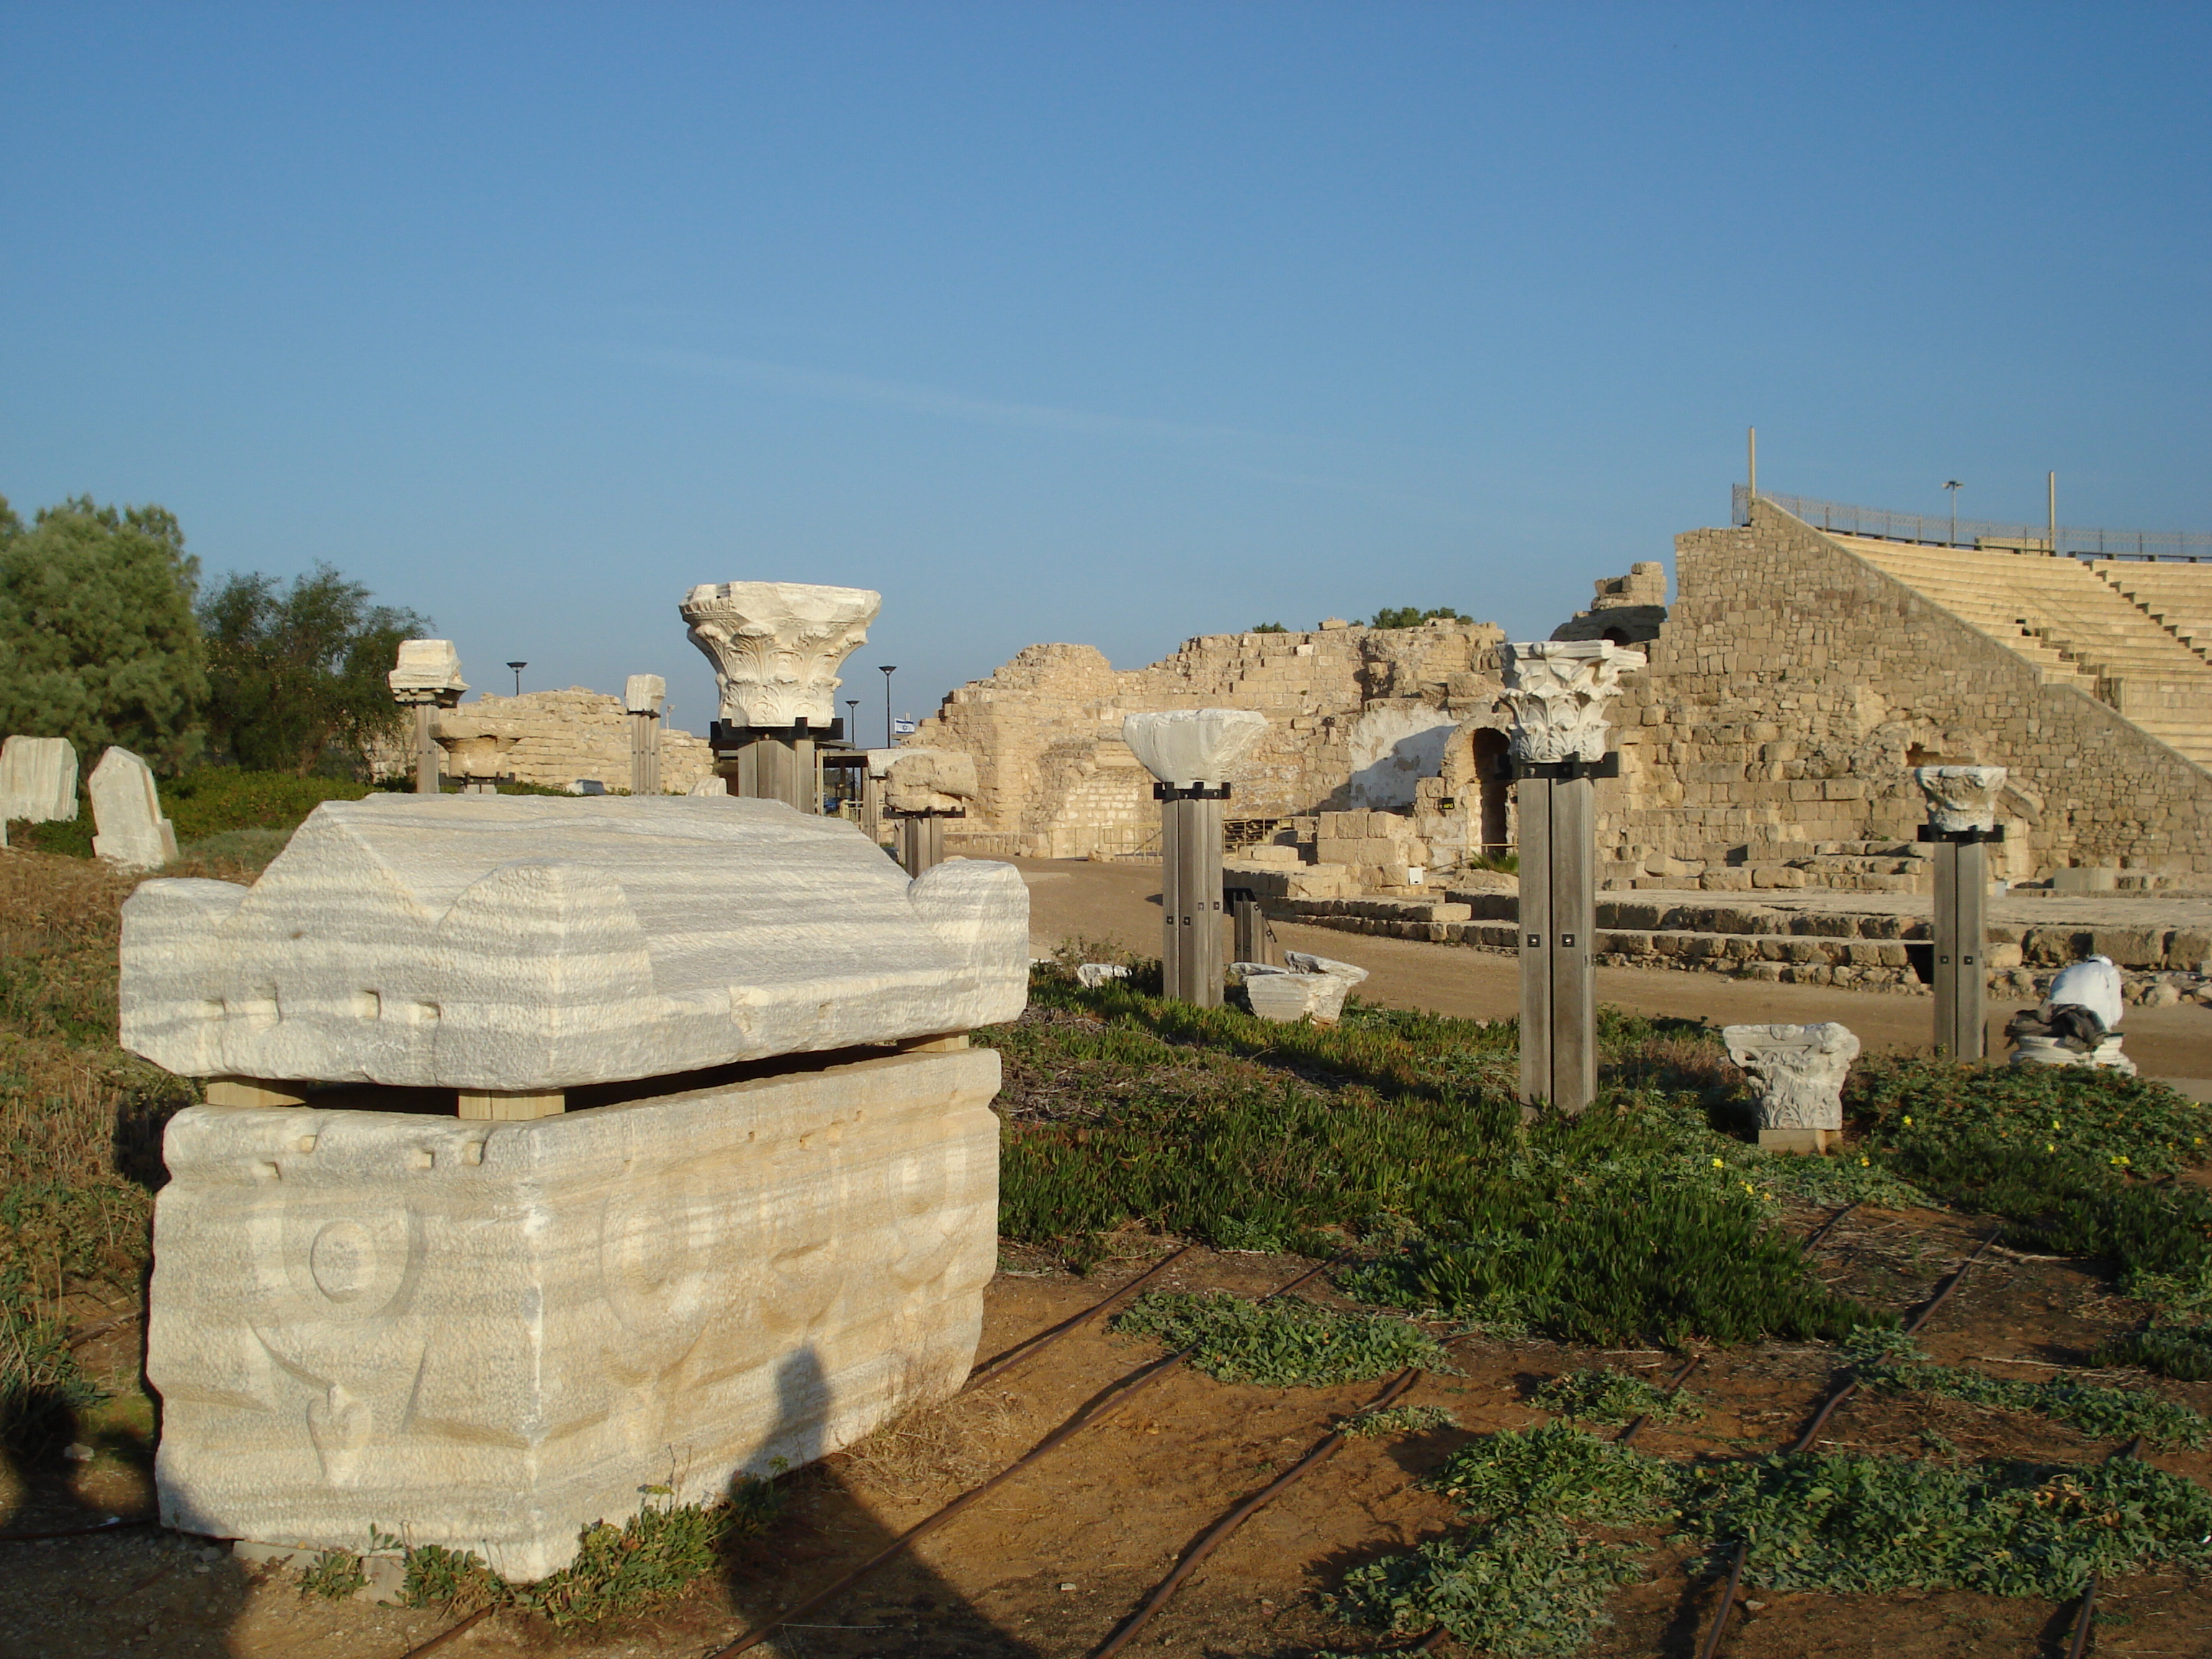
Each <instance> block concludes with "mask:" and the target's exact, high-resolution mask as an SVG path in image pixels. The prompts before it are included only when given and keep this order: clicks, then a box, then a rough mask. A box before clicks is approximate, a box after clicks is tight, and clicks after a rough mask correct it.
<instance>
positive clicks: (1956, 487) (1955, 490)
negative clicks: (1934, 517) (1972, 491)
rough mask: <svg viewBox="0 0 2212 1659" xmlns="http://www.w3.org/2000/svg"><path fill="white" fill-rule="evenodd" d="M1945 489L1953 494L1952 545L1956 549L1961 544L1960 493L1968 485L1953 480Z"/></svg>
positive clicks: (1946, 484) (1945, 485)
mask: <svg viewBox="0 0 2212 1659" xmlns="http://www.w3.org/2000/svg"><path fill="white" fill-rule="evenodd" d="M1943 488H1944V489H1948V490H1949V491H1950V492H1951V545H1952V546H1954V547H1956V546H1957V545H1958V544H1959V492H1960V490H1961V489H1965V488H1966V485H1964V484H1962V483H1960V482H1959V481H1958V480H1957V479H1956V478H1953V479H1950V480H1949V481H1948V482H1947V483H1945V484H1944V486H1943Z"/></svg>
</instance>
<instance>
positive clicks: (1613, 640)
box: [1603, 628, 1630, 650]
mask: <svg viewBox="0 0 2212 1659" xmlns="http://www.w3.org/2000/svg"><path fill="white" fill-rule="evenodd" d="M1603 637H1604V638H1605V640H1606V641H1607V643H1608V644H1612V645H1617V646H1620V647H1622V648H1623V649H1624V650H1626V648H1627V647H1628V645H1629V643H1630V641H1629V638H1628V634H1627V632H1626V629H1619V628H1608V629H1606V630H1605V634H1604V636H1603Z"/></svg>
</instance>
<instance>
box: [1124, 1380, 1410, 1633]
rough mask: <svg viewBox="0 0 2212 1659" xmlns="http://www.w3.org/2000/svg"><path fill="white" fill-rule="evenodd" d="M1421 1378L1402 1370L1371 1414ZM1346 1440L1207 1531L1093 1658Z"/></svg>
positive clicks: (1139, 1625) (1328, 1443) (1334, 1441)
mask: <svg viewBox="0 0 2212 1659" xmlns="http://www.w3.org/2000/svg"><path fill="white" fill-rule="evenodd" d="M1420 1378H1421V1373H1420V1372H1419V1370H1413V1369H1408V1370H1403V1371H1401V1372H1400V1373H1399V1374H1398V1376H1396V1378H1395V1379H1394V1380H1393V1381H1392V1383H1391V1384H1390V1386H1389V1388H1387V1389H1383V1392H1382V1393H1381V1394H1380V1395H1376V1399H1375V1401H1374V1403H1373V1404H1372V1405H1370V1406H1369V1407H1367V1409H1368V1410H1369V1411H1371V1412H1373V1411H1381V1410H1382V1409H1383V1407H1385V1406H1388V1405H1389V1403H1390V1402H1391V1401H1394V1400H1395V1399H1397V1398H1398V1397H1399V1395H1402V1394H1404V1393H1405V1392H1406V1390H1407V1389H1410V1388H1412V1387H1413V1384H1414V1383H1418V1382H1419V1381H1420ZM1344 1439H1345V1433H1344V1431H1343V1430H1342V1429H1337V1430H1334V1431H1332V1432H1331V1433H1330V1434H1329V1435H1328V1437H1326V1438H1324V1439H1323V1440H1322V1442H1321V1443H1320V1444H1318V1445H1316V1447H1315V1448H1314V1449H1312V1450H1311V1451H1310V1452H1308V1453H1307V1454H1306V1455H1304V1457H1301V1458H1300V1459H1298V1461H1297V1462H1295V1463H1293V1464H1291V1467H1290V1468H1287V1469H1285V1470H1284V1471H1283V1472H1282V1473H1281V1474H1279V1475H1277V1476H1276V1477H1275V1478H1274V1479H1273V1480H1271V1481H1269V1482H1268V1483H1267V1486H1264V1487H1263V1488H1261V1490H1260V1491H1259V1492H1255V1493H1254V1494H1253V1495H1252V1496H1251V1497H1249V1498H1246V1499H1245V1500H1244V1501H1243V1503H1241V1504H1238V1505H1237V1507H1236V1508H1235V1509H1233V1510H1230V1511H1229V1513H1228V1514H1226V1515H1225V1516H1222V1517H1221V1519H1220V1520H1218V1521H1217V1522H1214V1523H1213V1525H1212V1526H1211V1527H1209V1528H1206V1532H1205V1534H1204V1535H1203V1536H1201V1537H1200V1539H1199V1541H1197V1542H1196V1543H1195V1544H1194V1545H1192V1546H1191V1547H1190V1549H1189V1551H1188V1553H1186V1554H1185V1555H1184V1556H1183V1558H1182V1560H1181V1561H1179V1562H1177V1563H1176V1568H1175V1571H1172V1572H1170V1574H1168V1576H1167V1577H1165V1578H1163V1579H1162V1580H1160V1582H1159V1583H1158V1585H1157V1586H1156V1587H1155V1588H1154V1589H1153V1590H1152V1594H1151V1595H1148V1596H1146V1598H1145V1600H1144V1603H1143V1605H1141V1606H1140V1607H1138V1609H1137V1610H1136V1612H1134V1613H1132V1614H1130V1615H1129V1619H1128V1621H1127V1623H1126V1624H1124V1625H1123V1626H1121V1628H1120V1629H1119V1630H1117V1631H1115V1632H1114V1634H1113V1635H1111V1636H1110V1637H1109V1638H1107V1639H1106V1642H1105V1644H1103V1646H1101V1647H1099V1648H1098V1649H1097V1650H1095V1651H1094V1652H1093V1653H1092V1655H1091V1659H1108V1656H1109V1655H1112V1654H1116V1653H1119V1652H1121V1650H1122V1649H1123V1648H1125V1647H1127V1646H1128V1645H1129V1644H1130V1643H1131V1642H1133V1641H1134V1640H1135V1639H1136V1637H1137V1632H1139V1631H1141V1630H1143V1629H1144V1627H1145V1626H1146V1625H1148V1624H1150V1623H1151V1622H1152V1615H1153V1614H1154V1613H1158V1611H1159V1610H1160V1609H1161V1608H1162V1607H1165V1606H1166V1605H1167V1604H1168V1603H1169V1602H1170V1601H1172V1600H1173V1599H1174V1597H1175V1593H1176V1591H1177V1590H1179V1589H1182V1585H1183V1581H1184V1580H1185V1579H1187V1578H1188V1577H1190V1576H1191V1574H1193V1573H1194V1572H1196V1571H1198V1569H1199V1568H1200V1565H1203V1564H1204V1562H1205V1560H1206V1557H1207V1556H1209V1555H1211V1554H1212V1553H1213V1552H1214V1551H1215V1550H1216V1549H1218V1547H1220V1546H1221V1545H1222V1543H1223V1542H1224V1541H1226V1540H1227V1539H1228V1537H1229V1535H1230V1534H1231V1533H1233V1532H1235V1531H1236V1530H1237V1528H1239V1527H1241V1526H1243V1524H1244V1523H1245V1522H1247V1521H1249V1520H1250V1519H1251V1518H1252V1517H1253V1516H1255V1515H1256V1514H1258V1513H1259V1512H1260V1511H1261V1510H1263V1509H1265V1508H1266V1507H1267V1505H1268V1504H1272V1503H1273V1502H1274V1500H1275V1499H1276V1498H1278V1497H1279V1496H1280V1495H1281V1494H1282V1493H1283V1492H1285V1490H1286V1489H1288V1488H1289V1487H1291V1486H1295V1485H1297V1482H1299V1481H1300V1480H1304V1479H1305V1477H1306V1476H1307V1475H1308V1474H1310V1473H1311V1472H1312V1471H1313V1470H1315V1469H1317V1468H1320V1467H1321V1466H1322V1464H1323V1463H1326V1462H1328V1460H1329V1459H1330V1458H1332V1457H1334V1456H1335V1455H1336V1454H1337V1452H1338V1451H1339V1450H1340V1449H1341V1448H1342V1447H1343V1445H1344Z"/></svg>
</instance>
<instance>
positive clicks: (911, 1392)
mask: <svg viewBox="0 0 2212 1659" xmlns="http://www.w3.org/2000/svg"><path fill="white" fill-rule="evenodd" d="M998 1084H999V1057H998V1055H997V1054H995V1053H994V1052H993V1051H991V1050H989V1049H982V1048H977V1049H965V1050H958V1051H952V1052H944V1053H933V1054H898V1055H893V1056H885V1057H882V1058H877V1059H872V1060H862V1061H857V1062H846V1063H842V1064H824V1065H819V1066H816V1067H815V1068H814V1069H811V1070H802V1071H799V1072H788V1071H787V1072H784V1073H780V1074H778V1075H775V1076H773V1077H768V1078H761V1079H754V1080H750V1081H741V1082H734V1083H725V1084H721V1085H717V1086H712V1087H707V1088H702V1089H698V1090H695V1091H688V1092H684V1093H678V1094H670V1095H663V1096H659V1097H653V1098H650V1099H645V1100H639V1101H635V1102H632V1103H626V1104H620V1105H609V1106H601V1107H598V1108H595V1109H589V1110H580V1111H572V1112H569V1113H567V1114H565V1115H560V1116H556V1117H547V1118H541V1119H538V1120H535V1121H518V1122H501V1121H463V1120H459V1119H455V1118H451V1117H443V1116H429V1115H410V1114H406V1113H397V1112H362V1111H319V1110H317V1109H314V1108H313V1106H305V1107H289V1108H283V1107H275V1108H254V1107H246V1108H232V1109H224V1108H216V1107H194V1108H191V1109H188V1110H186V1111H184V1112H181V1113H179V1115H177V1117H176V1118H175V1120H174V1121H173V1122H172V1123H171V1124H170V1126H169V1130H168V1135H167V1142H166V1145H165V1153H166V1157H167V1162H168V1166H169V1170H170V1176H171V1178H170V1182H169V1184H168V1185H167V1187H166V1188H163V1190H162V1192H161V1197H160V1199H159V1200H158V1202H157V1204H156V1206H155V1222H154V1255H155V1270H154V1279H153V1285H152V1292H151V1315H150V1320H149V1333H148V1351H147V1362H146V1371H147V1376H148V1377H149V1380H150V1381H151V1382H152V1383H153V1384H154V1386H155V1389H158V1390H159V1391H160V1393H161V1401H162V1435H161V1451H160V1455H159V1458H158V1461H157V1463H156V1466H155V1474H156V1480H157V1483H158V1485H159V1487H160V1492H161V1517H162V1520H163V1522H164V1523H165V1524H167V1525H169V1526H173V1527H177V1528H182V1529H184V1530H185V1531H187V1532H196V1533H201V1534H210V1535H213V1536H216V1537H219V1538H250V1539H255V1540H258V1541H263V1542H264V1543H270V1544H278V1545H287V1546H293V1545H307V1546H313V1547H343V1548H347V1549H352V1550H356V1551H360V1550H367V1549H368V1548H369V1547H370V1535H369V1529H370V1528H371V1527H373V1526H374V1527H377V1528H382V1529H383V1530H384V1531H385V1532H386V1533H388V1534H398V1536H400V1537H401V1538H403V1539H404V1540H406V1541H409V1542H410V1543H414V1544H434V1543H435V1544H442V1545H445V1546H447V1547H451V1548H453V1549H461V1550H473V1551H476V1552H477V1553H480V1554H482V1555H483V1556H484V1557H485V1559H488V1560H489V1562H490V1563H491V1565H493V1566H494V1567H495V1568H496V1569H497V1570H498V1571H501V1572H502V1573H505V1574H507V1575H508V1576H509V1577H515V1578H522V1579H532V1578H538V1577H543V1576H544V1575H545V1574H547V1573H549V1572H552V1571H556V1570H557V1569H559V1568H560V1567H562V1566H563V1565H566V1564H567V1563H568V1561H569V1560H570V1559H571V1558H572V1557H573V1556H574V1553H575V1548H576V1538H577V1533H578V1531H579V1529H580V1528H583V1527H585V1526H586V1525H588V1524H590V1523H591V1522H594V1521H599V1520H602V1519H604V1520H608V1521H614V1522H619V1521H621V1520H623V1518H625V1517H626V1516H630V1515H632V1514H634V1513H635V1512H636V1510H637V1509H638V1507H639V1505H640V1504H641V1503H642V1502H643V1501H645V1500H644V1499H643V1498H641V1496H640V1492H639V1488H640V1487H641V1486H655V1485H672V1486H674V1488H675V1492H676V1498H677V1500H678V1501H679V1502H692V1501H698V1500H702V1499H708V1498H714V1497H715V1496H717V1495H719V1494H720V1493H721V1492H725V1491H726V1489H727V1487H728V1486H729V1484H730V1482H731V1481H732V1479H733V1478H734V1477H736V1476H737V1475H738V1474H761V1475H766V1474H771V1473H773V1472H774V1471H775V1469H776V1468H778V1467H779V1466H780V1465H781V1464H789V1465H797V1464H801V1463H805V1462H808V1461H809V1460H811V1459H813V1458H816V1457H819V1456H821V1455H823V1454H824V1453H825V1452H829V1451H833V1450H835V1449H837V1448H838V1447H840V1446H843V1445H846V1444H848V1443H851V1442H852V1441H854V1440H855V1439H857V1438H859V1437H860V1436H862V1435H864V1434H866V1432H867V1431H869V1430H871V1429H872V1428H873V1427H875V1426H876V1425H878V1423H880V1422H882V1421H883V1420H884V1419H886V1418H887V1417H889V1416H890V1415H891V1414H893V1413H896V1412H897V1411H899V1410H900V1409H902V1407H905V1406H907V1405H908V1404H909V1403H911V1402H914V1401H919V1400H926V1399H932V1398H937V1397H941V1396H943V1395H947V1394H949V1393H951V1390H952V1389H955V1388H956V1387H957V1386H958V1384H959V1383H960V1382H961V1380H962V1379H963V1377H964V1376H966V1374H967V1372H968V1370H969V1366H970V1365H971V1364H973V1362H974V1358H975V1343H976V1340H977V1338H978V1335H979V1334H980V1332H981V1319H982V1289H983V1285H984V1284H985V1282H986V1281H987V1280H988V1279H989V1278H990V1277H991V1273H992V1271H993V1267H994V1261H995V1250H996V1230H997V1220H998V1216H997V1210H998V1122H997V1119H996V1118H995V1117H994V1115H992V1113H991V1112H990V1111H989V1109H988V1103H989V1101H990V1099H991V1097H992V1096H993V1095H994V1093H995V1092H996V1091H997V1088H998Z"/></svg>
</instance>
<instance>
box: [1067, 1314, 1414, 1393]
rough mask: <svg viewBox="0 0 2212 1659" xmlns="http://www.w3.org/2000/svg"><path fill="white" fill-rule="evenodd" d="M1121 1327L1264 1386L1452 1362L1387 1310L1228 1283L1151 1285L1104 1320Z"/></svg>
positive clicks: (1314, 1383) (1314, 1384)
mask: <svg viewBox="0 0 2212 1659" xmlns="http://www.w3.org/2000/svg"><path fill="white" fill-rule="evenodd" d="M1109 1328H1111V1329H1114V1330H1116V1331H1119V1332H1121V1333H1122V1334H1126V1335H1132V1336H1149V1337H1152V1338H1155V1339H1156V1340H1158V1341H1161V1342H1163V1343H1165V1344H1166V1345H1167V1346H1169V1347H1170V1348H1173V1349H1177V1350H1180V1349H1183V1348H1195V1350H1196V1352H1194V1353H1193V1354H1192V1355H1191V1357H1190V1360H1189V1364H1190V1367H1191V1369H1192V1370H1195V1371H1198V1372H1200V1374H1201V1375H1204V1376H1210V1377H1212V1378H1213V1379H1214V1381H1216V1382H1217V1383H1258V1384H1259V1385H1260V1386H1261V1387H1262V1388H1269V1389H1293V1388H1296V1389H1313V1388H1324V1387H1327V1386H1328V1385H1330V1384H1332V1383H1361V1382H1364V1381H1366V1380H1367V1379H1368V1378H1370V1377H1376V1376H1388V1375H1389V1373H1391V1372H1392V1371H1398V1370H1405V1369H1406V1368H1407V1367H1408V1366H1416V1367H1418V1368H1419V1369H1420V1370H1425V1371H1448V1370H1452V1369H1453V1366H1452V1364H1451V1361H1450V1358H1449V1356H1447V1355H1446V1354H1445V1352H1444V1350H1443V1344H1442V1343H1440V1342H1438V1341H1437V1339H1436V1338H1435V1337H1433V1336H1431V1335H1430V1334H1429V1333H1428V1332H1426V1331H1425V1330H1423V1329H1422V1328H1420V1327H1419V1326H1418V1325H1415V1324H1413V1323H1411V1322H1408V1321H1407V1320H1403V1319H1399V1318H1395V1317H1393V1316H1390V1315H1389V1314H1373V1313H1345V1312H1340V1311H1338V1310H1335V1309H1333V1308H1323V1307H1320V1306H1318V1305H1316V1304H1314V1303H1311V1302H1308V1301H1305V1300H1304V1299H1303V1298H1301V1297H1276V1298H1275V1299H1274V1300H1273V1301H1270V1302H1264V1303H1261V1302H1248V1301H1247V1300H1245V1299H1244V1298H1243V1297H1241V1296H1231V1294H1229V1293H1228V1292H1227V1291H1197V1292H1195V1293H1190V1292H1184V1291H1147V1292H1146V1294H1144V1295H1143V1296H1140V1297H1138V1298H1137V1299H1136V1300H1135V1301H1134V1302H1133V1303H1131V1304H1129V1305H1128V1306H1127V1308H1125V1309H1123V1310H1121V1312H1120V1313H1118V1314H1115V1316H1114V1317H1113V1318H1112V1319H1111V1320H1110V1321H1109Z"/></svg>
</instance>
